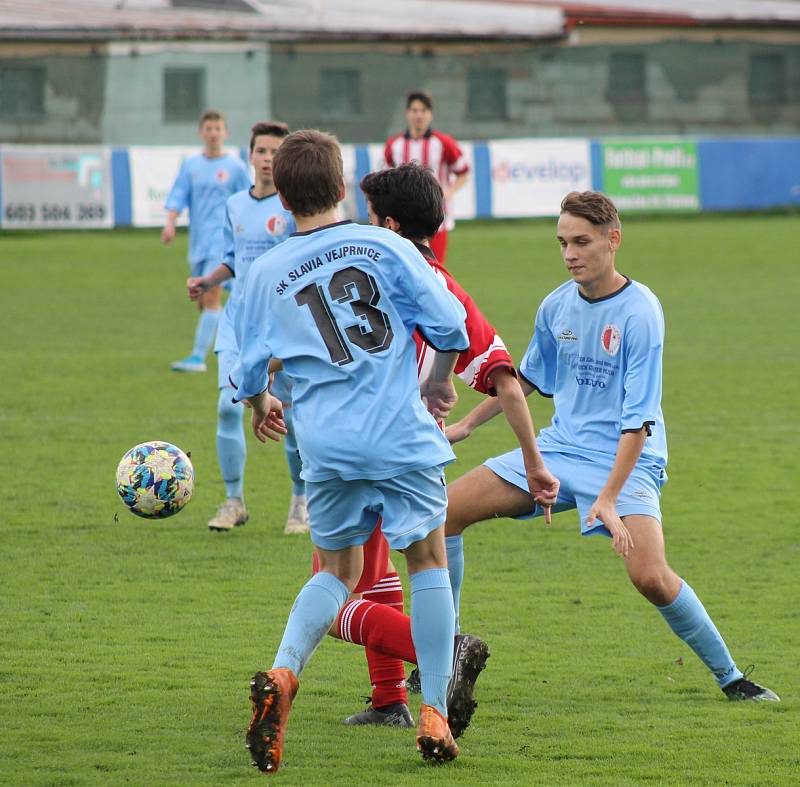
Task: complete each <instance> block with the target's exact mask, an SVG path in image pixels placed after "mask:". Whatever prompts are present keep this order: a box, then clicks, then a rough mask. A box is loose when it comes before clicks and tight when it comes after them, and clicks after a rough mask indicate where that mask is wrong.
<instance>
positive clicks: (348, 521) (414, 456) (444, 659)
mask: <svg viewBox="0 0 800 787" xmlns="http://www.w3.org/2000/svg"><path fill="white" fill-rule="evenodd" d="M274 173H275V174H274V177H275V185H276V186H277V188H278V192H279V194H280V198H281V201H282V202H283V204H284V206H285V207H287V208H290V209H291V211H292V213H293V214H294V216H295V220H296V221H297V228H298V231H297V232H296V233H295V234H293V235H292V236H291V237H290V238H289V239H288V240H286V241H284V243H283V244H281V246H280V247H278V248H275V249H272V250H271V251H269V252H267V253H266V254H265V255H264V256H263V257H261V258H260V259H259V260H257V261H256V263H255V264H254V266H253V268H252V270H251V271H250V275H249V276H248V280H247V284H246V287H245V296H244V303H243V321H242V333H241V336H242V340H241V352H240V355H239V362H238V364H237V366H236V367H235V369H234V371H233V374H232V380H233V382H235V383H236V385H237V389H238V390H237V398H239V399H247V400H248V401H249V403H250V405H251V406H252V407H253V429H254V432H255V433H256V436H257V437H258V438H259V439H260V440H262V441H266V439H267V438H270V437H271V438H279V437H280V434H281V433H282V432H283V431H285V429H284V427H283V426H282V423H281V420H280V418H281V413H282V405H281V402H280V401H279V400H277V399H275V397H273V396H271V395H270V393H269V392H268V391H267V385H268V370H269V363H270V360H271V359H280V360H281V361H282V363H283V368H284V369H285V370H286V372H287V373H288V374H289V375H290V377H291V378H292V384H293V390H292V407H293V408H294V411H295V412H294V424H295V430H296V432H297V442H298V445H299V447H300V453H301V457H302V461H303V478H304V479H305V481H306V492H307V498H308V509H309V515H310V519H311V537H312V540H313V542H314V544H315V546H316V547H317V552H318V556H319V562H320V571H319V572H318V573H317V574H315V575H314V576H313V577H312V578H311V579H310V580H309V581H308V582H307V583H306V584H305V586H304V587H303V589H302V590H301V591H300V594H299V595H298V596H297V599H296V601H295V603H294V606H293V607H292V610H291V613H290V615H289V620H288V622H287V624H286V628H285V631H284V634H283V639H282V641H281V644H280V647H279V648H278V652H277V654H276V656H275V660H274V662H273V666H272V669H270V670H269V671H266V672H258V673H256V675H255V676H254V678H253V680H252V682H251V700H252V703H253V716H252V718H251V721H250V726H249V728H248V733H247V745H248V747H249V749H250V753H251V756H252V758H253V761H254V762H255V764H256V765H257V766H258V767H259V768H260V769H261V770H262V771H264V772H266V773H273V772H275V771H277V769H278V767H279V765H280V759H281V755H282V749H283V738H284V735H285V730H286V723H287V719H288V716H289V711H290V709H291V703H292V700H293V698H294V695H295V693H296V692H297V688H298V675H299V674H300V672H301V670H302V669H303V667H304V666H305V664H306V662H307V661H308V659H309V658H310V656H311V654H312V653H313V651H314V650H315V649H316V647H317V646H318V645H319V643H320V642H321V641H322V639H323V638H324V636H325V634H326V633H327V631H328V629H329V628H330V626H331V624H332V623H333V621H334V620H335V619H336V616H337V615H338V613H339V611H340V609H341V608H342V606H343V605H344V604H345V602H346V601H347V598H348V595H349V594H350V592H351V591H352V590H353V588H354V587H355V586H356V583H357V581H358V579H359V577H360V575H361V569H362V564H363V554H362V545H363V544H364V542H366V541H367V540H368V539H369V537H370V536H371V535H372V533H373V531H374V529H375V527H376V525H377V522H378V518H379V517H380V516H382V517H383V534H384V536H385V537H386V539H387V540H388V541H389V543H390V545H391V546H392V547H393V548H395V549H402V550H404V553H405V557H406V561H407V563H408V572H409V575H410V584H411V619H412V624H411V625H412V636H413V639H414V644H415V647H416V652H417V658H418V662H419V667H420V673H421V679H422V693H423V699H424V704H423V705H422V708H421V710H420V723H419V728H418V733H417V748H418V749H419V750H420V751H421V752H422V755H423V757H424V758H426V759H434V760H440V761H444V760H451V759H453V758H454V757H455V756H456V755H457V754H458V747H457V746H456V744H455V741H454V740H453V737H452V734H451V732H450V730H449V728H448V726H447V720H446V714H447V710H446V693H447V684H448V681H449V678H450V671H451V657H452V646H453V624H454V617H453V601H452V596H451V592H450V583H449V580H448V574H447V568H446V556H445V550H444V529H443V525H444V520H445V514H446V508H447V495H446V489H445V484H444V476H443V465H445V464H447V463H449V462H451V461H452V460H453V459H454V456H453V452H452V449H451V448H450V444H449V443H448V442H447V439H446V438H445V436H444V434H443V433H442V431H441V430H440V429H439V428H438V426H437V424H436V420H435V417H442V416H443V415H446V413H447V412H449V410H450V408H451V406H452V404H453V402H454V401H455V390H454V388H453V384H452V381H451V379H450V375H451V372H452V370H453V368H454V366H455V362H456V352H457V351H461V350H464V349H465V348H466V347H467V346H468V344H469V342H468V338H467V333H466V330H465V327H464V320H465V316H466V315H465V312H464V309H463V307H462V306H461V304H460V303H459V302H458V301H457V300H456V299H455V297H454V296H452V295H451V294H450V293H449V292H448V291H447V290H446V289H445V288H444V287H442V286H441V285H440V284H439V283H438V282H437V279H436V276H435V274H434V273H433V271H432V269H431V267H430V266H429V265H428V264H427V263H426V262H425V261H424V260H423V258H422V257H421V256H420V254H419V252H418V251H417V250H416V248H415V247H414V245H413V244H412V243H411V242H410V241H407V240H405V239H403V238H401V237H400V236H399V235H397V234H395V233H393V232H391V231H390V230H387V229H384V228H381V227H372V226H361V225H357V224H353V223H352V222H349V221H338V220H337V219H338V203H339V202H340V201H341V200H342V199H343V197H344V180H343V172H342V158H341V153H340V151H339V146H338V144H337V142H336V139H335V138H334V137H331V136H329V135H327V134H323V133H320V132H317V131H300V132H295V133H294V134H290V135H289V137H287V139H286V140H285V141H284V143H283V144H282V145H281V148H280V150H279V151H278V153H277V155H276V157H275V163H274ZM415 329H419V330H421V331H422V332H423V334H424V335H425V336H426V338H427V339H428V341H429V343H430V344H431V345H432V346H434V347H437V348H439V349H440V350H441V351H442V352H441V354H440V355H437V356H436V359H435V360H434V364H433V370H432V373H431V376H430V377H429V378H428V380H427V381H426V382H425V383H424V384H423V386H422V387H420V386H419V384H418V382H417V364H416V346H415V343H414V340H413V338H412V333H413V331H414V330H415ZM420 393H422V395H423V396H425V397H426V399H427V404H428V409H426V407H425V405H424V404H423V402H422V400H421V398H420Z"/></svg>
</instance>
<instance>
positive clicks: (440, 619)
mask: <svg viewBox="0 0 800 787" xmlns="http://www.w3.org/2000/svg"><path fill="white" fill-rule="evenodd" d="M409 582H410V584H411V638H412V639H413V640H414V648H415V650H416V651H417V666H418V667H419V676H420V682H421V683H422V700H423V702H424V703H425V704H426V705H432V706H433V707H434V708H436V710H438V711H439V713H441V714H442V716H444V717H445V718H447V684H448V683H449V681H450V674H451V672H452V667H453V634H454V630H453V624H454V618H455V615H454V612H453V597H452V595H451V593H450V579H449V577H448V576H447V570H446V569H444V568H431V569H428V570H427V571H420V572H419V573H417V574H412V575H411V576H410V577H409Z"/></svg>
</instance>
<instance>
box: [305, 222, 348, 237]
mask: <svg viewBox="0 0 800 787" xmlns="http://www.w3.org/2000/svg"><path fill="white" fill-rule="evenodd" d="M352 223H353V222H352V221H351V220H350V219H345V220H344V221H334V222H333V224H323V225H322V226H321V227H314V229H313V230H306V231H305V232H293V233H292V234H291V235H290V236H289V237H290V238H302V237H304V236H306V235H311V234H313V233H315V232H321V231H322V230H329V229H330V228H331V227H341V226H342V225H344V224H352Z"/></svg>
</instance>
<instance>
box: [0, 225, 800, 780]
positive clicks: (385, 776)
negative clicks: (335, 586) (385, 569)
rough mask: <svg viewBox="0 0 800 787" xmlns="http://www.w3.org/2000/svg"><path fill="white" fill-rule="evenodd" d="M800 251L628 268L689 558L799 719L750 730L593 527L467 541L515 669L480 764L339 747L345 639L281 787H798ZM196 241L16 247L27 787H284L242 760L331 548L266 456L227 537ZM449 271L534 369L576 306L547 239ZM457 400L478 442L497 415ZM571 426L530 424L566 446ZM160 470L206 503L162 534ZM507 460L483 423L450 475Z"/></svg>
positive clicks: (462, 236)
mask: <svg viewBox="0 0 800 787" xmlns="http://www.w3.org/2000/svg"><path fill="white" fill-rule="evenodd" d="M796 234H797V217H796V216H736V217H734V216H729V217H714V216H711V217H689V218H669V219H658V220H653V219H643V218H642V219H640V218H637V219H631V220H629V221H627V222H626V225H625V233H624V242H623V246H622V249H621V251H620V254H619V258H618V263H619V268H620V270H622V271H623V272H624V273H627V274H629V275H631V276H633V277H634V278H637V279H639V280H640V281H642V282H644V283H646V284H647V285H648V286H650V287H651V288H652V289H653V290H654V291H655V292H656V294H657V295H658V296H659V297H660V299H661V301H662V304H663V306H664V310H665V313H666V319H667V344H666V355H665V385H664V411H665V417H666V421H667V425H668V429H669V439H670V465H669V475H670V481H669V483H668V484H667V486H666V487H665V489H664V493H663V500H662V502H663V511H664V516H665V531H666V535H667V548H668V555H669V557H670V560H671V563H672V565H673V566H674V567H675V568H676V570H677V571H678V572H679V573H681V574H682V575H683V576H685V577H686V578H687V579H688V580H689V581H690V582H691V583H692V585H693V586H694V588H695V589H696V591H697V593H698V595H699V596H700V597H701V598H702V599H703V600H704V602H705V604H706V606H707V608H708V610H709V612H710V613H711V615H712V617H713V618H714V620H715V622H716V623H717V625H718V627H719V628H720V629H721V631H722V632H723V634H724V635H725V637H726V639H727V641H728V644H729V645H730V647H731V650H732V652H733V654H734V657H735V658H736V659H737V661H738V663H739V665H740V666H741V667H744V666H746V665H747V664H749V663H751V662H753V663H755V664H756V665H757V669H756V672H755V674H754V678H755V679H756V680H760V681H761V682H763V683H765V684H766V685H768V686H770V687H771V688H773V689H775V691H777V692H778V693H779V694H780V695H781V696H782V698H783V702H782V703H781V704H780V705H771V704H770V705H757V704H744V703H739V704H733V703H729V702H728V701H726V700H725V699H724V697H723V695H722V694H721V693H720V692H719V691H718V690H717V689H716V687H715V685H714V683H713V681H712V679H711V677H710V675H709V674H708V673H707V672H706V670H705V669H704V668H703V667H702V665H701V664H700V662H699V661H698V660H697V659H696V658H695V657H694V655H693V654H692V653H691V652H690V651H689V649H688V648H687V647H686V646H684V645H683V644H682V643H681V642H680V641H679V640H678V639H676V638H675V637H674V636H673V635H672V634H671V632H670V631H669V630H668V628H667V626H666V625H665V623H664V622H663V621H662V620H661V618H660V616H659V615H658V614H657V613H656V612H655V611H654V610H653V609H652V608H651V607H650V606H649V605H648V604H647V603H646V602H645V601H644V600H643V599H642V598H641V597H639V596H638V594H637V593H636V592H635V591H634V590H633V589H632V587H631V586H630V585H629V583H628V581H627V579H626V577H625V573H624V568H623V565H622V563H621V561H620V559H619V558H617V557H615V556H614V554H613V551H612V549H611V546H610V543H609V542H608V541H607V540H606V539H603V538H588V539H582V538H581V537H580V536H579V535H578V525H577V519H576V517H575V515H574V513H564V514H561V515H559V516H558V517H556V518H555V521H554V523H553V525H552V527H550V528H549V529H548V528H546V527H545V526H544V525H543V524H541V523H540V522H539V521H537V522H535V523H530V522H529V523H519V522H513V521H511V520H498V521H495V522H491V523H485V524H483V525H479V526H476V527H474V528H473V529H472V530H471V531H470V532H469V533H468V534H467V536H466V553H467V577H466V582H465V588H464V595H463V600H462V621H463V627H464V629H465V630H467V631H471V632H474V633H476V634H479V635H481V636H483V637H484V638H485V639H486V640H487V641H488V643H489V645H490V647H491V650H492V657H491V659H490V660H489V662H488V666H487V669H486V671H485V673H484V674H483V676H482V677H481V679H480V681H479V683H478V687H477V697H478V699H479V702H480V707H479V708H478V711H477V713H476V715H475V718H474V720H473V725H472V727H471V728H470V729H469V730H468V731H467V733H466V735H465V736H464V737H463V738H462V740H461V743H462V750H461V757H460V758H459V759H458V760H457V761H456V762H455V763H453V764H452V765H449V766H445V767H442V768H438V769H435V768H431V767H429V766H427V765H424V764H423V763H422V762H421V760H420V759H419V757H418V755H417V754H416V752H415V751H414V744H413V734H412V732H411V731H398V730H385V729H350V728H345V727H343V726H342V723H341V722H342V719H343V718H344V717H345V716H347V715H349V714H350V713H353V712H354V711H356V710H358V709H360V708H361V707H363V705H362V699H361V697H362V695H366V694H368V693H369V686H368V679H367V671H366V664H365V660H364V657H363V654H362V652H361V650H360V649H359V648H356V647H354V646H352V645H349V644H347V643H339V642H334V641H333V640H326V641H325V642H323V644H322V646H321V647H320V649H319V651H318V652H317V654H316V656H315V657H314V658H313V659H312V661H311V663H310V665H309V667H308V668H307V670H306V671H305V673H304V674H303V681H302V686H301V690H300V693H299V695H298V699H297V702H296V704H295V709H294V712H293V716H292V721H291V724H290V727H289V732H288V736H287V744H286V751H285V759H284V766H283V769H282V772H281V773H280V774H279V775H278V776H277V777H276V778H277V779H278V780H279V781H280V782H281V783H282V784H286V785H320V784H342V785H422V784H425V785H430V784H448V785H449V784H454V783H458V784H469V785H484V784H488V783H491V784H498V785H500V784H502V785H506V784H519V785H533V784H541V785H562V784H563V785H588V784H592V785H594V784H597V785H641V784H693V785H694V784H730V785H743V784H790V783H795V784H796V783H797V780H798V774H799V773H800V754H799V753H798V741H800V737H799V736H798V729H800V727H799V726H798V709H800V704H798V700H797V697H798V680H797V677H796V676H797V672H796V670H797V654H798V651H799V650H800V617H798V613H797V590H798V583H797V582H798V581H797V577H798V563H799V562H800V546H798V532H800V531H799V530H798V524H800V521H799V520H800V518H799V517H798V513H797V511H798V505H797V499H796V493H797V489H798V479H800V473H799V472H798V458H797V457H798V445H800V427H798V424H799V423H800V418H798V416H799V415H800V413H798V409H799V407H798V403H800V352H798V329H797V302H798V295H799V294H800V287H798V268H797V254H796V249H797V243H796ZM185 242H186V237H185V235H183V234H182V235H181V236H180V237H179V241H178V243H177V244H176V247H175V248H169V249H166V248H164V247H162V246H161V245H160V243H159V240H158V233H157V232H156V231H138V232H137V231H114V232H107V233H99V232H98V233H55V232H54V233H51V234H45V233H35V234H34V233H30V234H29V233H21V234H14V233H6V234H5V235H4V236H3V237H2V238H0V274H1V275H2V289H0V298H1V299H2V308H0V321H2V326H3V330H2V339H3V342H2V347H0V358H2V364H0V368H2V370H3V377H4V384H3V386H2V389H1V392H0V397H1V399H0V435H2V440H0V445H1V446H2V450H0V478H2V492H0V719H1V720H2V725H1V726H2V734H0V783H2V784H9V785H45V784H48V785H50V784H53V785H56V784H57V785H87V784H139V785H178V784H197V785H221V784H244V783H250V782H253V783H255V782H256V780H258V779H261V778H263V777H262V776H261V775H260V774H258V773H257V772H256V771H255V770H254V769H252V768H250V766H249V758H248V755H247V752H246V751H245V749H244V746H243V743H244V730H245V728H246V725H247V721H248V718H249V703H248V698H247V689H248V681H249V678H250V676H251V674H252V673H253V671H254V670H256V669H260V668H264V667H265V666H269V664H270V663H271V659H272V656H273V653H274V651H275V648H276V646H277V644H278V641H279V638H280V635H281V632H282V629H283V624H284V622H285V619H286V615H287V613H288V609H289V606H290V604H291V602H292V600H293V598H294V596H295V594H296V592H297V590H298V589H299V588H300V586H301V585H302V583H303V582H304V581H305V579H306V577H307V575H308V571H309V563H310V556H311V548H310V545H309V542H308V540H307V539H306V538H305V537H284V536H283V535H282V532H281V531H282V527H283V523H284V519H285V514H286V508H287V504H288V495H289V482H288V477H287V472H286V468H285V464H284V460H283V453H282V450H281V449H279V448H278V447H277V446H274V445H269V446H262V445H260V444H258V443H257V442H256V441H255V440H254V439H252V436H250V435H248V447H249V451H250V456H249V462H248V467H247V477H246V495H247V501H248V505H249V508H250V511H251V514H252V518H251V520H250V523H249V524H248V525H247V526H246V527H244V528H241V529H239V530H237V531H236V532H235V533H232V534H224V535H223V534H214V533H210V532H208V530H207V528H206V522H207V520H208V518H209V517H210V516H211V515H212V514H213V512H214V510H215V508H216V506H217V505H218V504H219V503H220V502H221V500H222V495H223V486H222V483H221V481H220V478H219V473H218V469H217V464H216V455H215V447H214V446H215V440H214V432H215V419H216V373H215V368H214V367H213V366H212V367H211V368H212V371H210V372H209V373H208V374H205V375H194V376H192V375H188V376H180V375H177V374H173V373H170V371H169V362H170V361H172V360H174V359H176V358H179V357H182V356H183V355H185V354H186V352H187V351H188V350H189V347H190V341H191V336H192V332H193V330H194V325H195V312H194V309H193V307H191V306H190V304H189V303H188V301H187V300H186V298H185V295H184V292H183V283H184V280H185V277H186V273H187V269H186V264H185V261H184V254H185ZM450 267H451V269H452V270H453V272H454V273H455V274H456V276H457V277H459V279H460V280H461V281H462V283H463V284H464V285H465V286H466V287H467V289H469V290H470V291H471V292H472V294H473V295H474V297H475V299H476V300H477V301H478V303H479V304H481V306H482V307H483V309H484V311H485V312H486V314H487V315H488V316H489V317H490V319H492V320H493V321H494V322H495V324H496V325H497V326H498V328H499V330H500V332H501V334H502V335H503V336H504V338H505V339H506V342H507V343H508V345H509V347H510V349H511V351H512V353H513V355H514V356H515V358H517V359H519V358H520V357H521V354H522V353H523V351H524V349H525V347H526V344H527V341H528V338H529V336H530V331H531V327H532V322H533V315H534V312H535V309H536V307H537V305H538V304H539V302H540V300H541V299H542V297H543V296H544V295H545V294H546V293H547V292H549V291H550V290H551V289H553V288H554V287H555V286H556V285H558V284H559V283H560V282H561V281H563V280H564V279H565V275H564V270H563V267H562V263H561V261H560V258H559V252H558V247H557V244H556V241H555V238H554V223H553V222H552V221H539V222H519V223H516V222H495V223H490V224H489V223H474V224H462V225H461V226H459V228H458V229H457V230H456V231H455V233H454V234H453V235H452V238H451V259H450ZM460 391H461V401H460V403H459V406H458V407H459V410H458V412H464V411H465V410H466V409H467V408H469V407H471V406H472V405H474V404H475V402H476V401H477V397H476V396H475V395H473V394H472V392H470V391H466V390H464V388H463V386H462V387H461V388H460ZM548 407H549V405H548V403H547V402H546V401H545V400H542V399H535V398H533V399H532V408H533V411H534V414H535V417H536V419H537V421H538V423H539V424H544V423H545V422H546V421H547V419H548V418H549V409H548ZM148 439H164V440H169V441H171V442H174V443H176V444H177V445H179V446H181V447H182V448H184V449H185V450H189V451H191V452H192V459H193V462H194V466H195V471H196V488H195V496H194V499H193V500H192V502H191V503H190V504H189V506H188V507H187V509H186V510H185V511H183V512H182V513H181V514H179V515H178V516H176V517H175V518H173V519H171V520H168V521H164V522H160V523H148V522H145V521H142V520H139V519H137V518H135V517H133V516H132V515H130V514H129V513H128V512H127V511H125V510H124V508H123V506H122V504H121V502H120V501H119V499H118V498H117V496H116V492H115V490H114V471H115V468H116V465H117V462H118V461H119V458H120V457H121V456H122V454H123V452H124V451H125V450H127V449H128V448H130V447H131V446H132V445H134V444H135V443H138V442H141V441H143V440H148ZM512 444H513V440H512V435H511V433H510V431H509V430H508V429H507V427H505V426H504V425H503V424H502V423H501V422H499V421H498V422H493V423H491V424H488V425H487V426H486V427H484V428H483V429H482V430H481V431H479V432H477V433H476V434H475V435H474V436H473V437H472V438H471V439H470V440H468V441H467V442H465V443H463V444H461V445H459V446H458V447H457V453H458V456H459V461H458V462H457V463H456V464H454V465H453V466H452V467H451V468H450V469H449V471H448V473H449V476H450V477H451V478H455V477H457V476H458V475H460V474H462V473H464V472H465V471H466V470H468V469H470V468H471V467H473V466H474V465H476V464H477V463H479V462H480V461H482V460H483V459H484V458H485V457H487V456H489V455H491V454H493V453H497V452H500V451H503V450H506V449H507V448H508V447H511V446H512ZM417 702H418V700H417V699H416V698H414V701H413V702H412V711H415V710H416V707H417Z"/></svg>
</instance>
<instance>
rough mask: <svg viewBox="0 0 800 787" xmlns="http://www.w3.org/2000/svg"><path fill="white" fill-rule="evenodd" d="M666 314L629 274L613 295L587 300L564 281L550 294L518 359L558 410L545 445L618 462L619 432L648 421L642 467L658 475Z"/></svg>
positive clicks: (663, 447)
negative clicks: (522, 353)
mask: <svg viewBox="0 0 800 787" xmlns="http://www.w3.org/2000/svg"><path fill="white" fill-rule="evenodd" d="M663 345H664V314H663V312H662V310H661V304H660V303H659V302H658V299H657V298H656V296H655V295H653V293H652V292H651V291H650V290H649V289H648V288H647V287H645V286H644V285H642V284H639V283H638V282H635V281H631V280H628V283H627V284H626V285H625V286H623V287H622V288H621V289H620V290H618V291H617V292H616V293H614V294H613V295H609V296H607V297H605V298H598V299H597V300H590V299H588V298H586V297H584V296H583V295H581V293H580V291H579V289H578V285H577V284H575V283H574V282H571V281H570V282H567V283H566V284H563V285H561V287H559V288H558V289H557V290H554V291H553V292H552V293H550V295H548V296H547V297H546V298H545V299H544V301H543V302H542V305H541V306H540V307H539V311H538V313H537V315H536V325H535V330H534V335H533V338H532V339H531V343H530V345H529V346H528V350H527V352H526V353H525V357H524V358H523V359H522V363H521V364H520V372H521V374H522V375H523V377H524V378H525V379H526V380H528V382H530V383H531V384H532V385H534V386H535V387H536V388H537V389H538V390H539V391H540V392H541V393H542V394H544V395H545V396H552V397H553V398H554V404H555V414H554V415H553V420H552V423H551V425H550V426H549V427H547V428H545V429H542V430H541V431H540V433H539V437H538V443H539V447H540V448H541V449H542V450H543V451H559V452H562V453H566V454H572V455H578V456H582V457H584V458H586V459H590V460H596V461H600V462H608V460H609V458H610V460H611V461H612V462H613V459H614V456H615V455H616V453H617V447H618V444H619V439H620V435H621V434H622V433H623V432H626V431H638V430H640V429H641V428H642V427H643V426H647V429H648V434H649V437H648V439H647V440H646V441H645V446H644V450H643V451H642V454H641V456H640V458H639V461H638V463H637V467H639V468H641V469H645V470H647V471H648V472H650V473H651V474H653V475H655V476H656V477H659V478H660V477H662V474H661V471H663V470H664V468H665V467H666V464H667V439H666V433H665V430H664V417H663V415H662V413H661V355H662V348H663Z"/></svg>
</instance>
